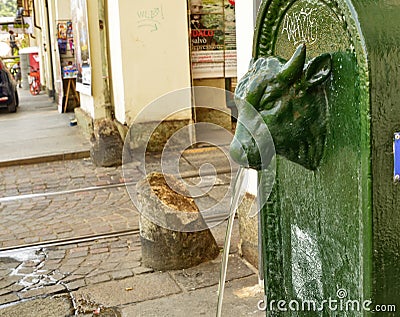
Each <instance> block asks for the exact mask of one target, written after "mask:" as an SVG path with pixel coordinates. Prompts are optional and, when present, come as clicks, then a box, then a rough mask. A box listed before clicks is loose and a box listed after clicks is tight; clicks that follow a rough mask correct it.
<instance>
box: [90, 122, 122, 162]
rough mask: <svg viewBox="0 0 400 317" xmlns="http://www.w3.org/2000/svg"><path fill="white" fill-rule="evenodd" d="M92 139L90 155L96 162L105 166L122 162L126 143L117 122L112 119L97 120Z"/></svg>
mask: <svg viewBox="0 0 400 317" xmlns="http://www.w3.org/2000/svg"><path fill="white" fill-rule="evenodd" d="M90 141H91V143H92V148H91V149H90V156H91V158H92V160H93V162H94V164H96V165H97V166H103V167H110V166H118V165H121V164H122V150H123V146H124V144H123V141H122V138H121V135H120V133H119V131H118V128H117V126H116V124H115V122H113V121H112V120H110V119H100V120H95V122H94V133H93V134H92V136H91V138H90Z"/></svg>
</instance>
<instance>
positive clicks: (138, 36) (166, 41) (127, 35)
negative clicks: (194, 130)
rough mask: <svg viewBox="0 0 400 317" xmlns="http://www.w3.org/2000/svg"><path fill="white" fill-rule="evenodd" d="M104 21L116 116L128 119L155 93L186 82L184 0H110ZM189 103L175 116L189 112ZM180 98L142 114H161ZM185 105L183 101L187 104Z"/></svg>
mask: <svg viewBox="0 0 400 317" xmlns="http://www.w3.org/2000/svg"><path fill="white" fill-rule="evenodd" d="M108 10H109V11H108V27H109V40H110V61H111V70H112V74H111V75H112V83H113V96H114V100H113V101H114V106H115V113H116V117H117V120H118V121H120V122H122V123H128V124H131V123H132V122H133V120H134V119H135V117H136V116H137V115H138V114H139V113H140V111H141V110H142V109H143V108H144V107H145V106H146V105H147V104H148V103H150V102H152V101H153V100H155V99H156V98H158V97H160V96H162V95H164V94H166V93H169V92H172V91H175V90H177V89H181V88H187V87H190V85H191V81H190V63H189V42H188V33H187V32H188V27H187V4H186V0H169V1H162V0H146V1H138V0H108ZM190 102H191V98H190V94H187V95H186V97H185V101H184V103H186V104H187V107H188V108H189V109H188V110H187V111H185V112H184V113H180V115H179V116H176V117H174V119H189V118H191V110H190ZM181 106H182V104H179V103H176V104H174V103H172V104H168V105H165V106H164V107H163V106H161V107H160V108H159V109H157V110H156V111H152V113H149V114H148V115H147V116H146V121H147V120H148V121H151V120H159V119H162V118H164V116H165V115H166V114H168V113H171V112H173V111H175V110H178V109H179V107H181ZM185 106H186V105H185Z"/></svg>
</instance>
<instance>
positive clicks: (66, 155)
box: [0, 150, 90, 168]
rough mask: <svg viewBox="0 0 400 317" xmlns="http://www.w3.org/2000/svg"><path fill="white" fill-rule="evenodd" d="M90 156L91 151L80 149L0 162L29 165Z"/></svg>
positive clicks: (7, 164)
mask: <svg viewBox="0 0 400 317" xmlns="http://www.w3.org/2000/svg"><path fill="white" fill-rule="evenodd" d="M88 157H90V151H89V150H85V151H79V152H70V153H61V154H50V155H47V156H37V157H27V158H22V159H16V160H10V161H2V162H0V168H1V167H10V166H16V165H28V164H38V163H48V162H55V161H67V160H77V159H83V158H88Z"/></svg>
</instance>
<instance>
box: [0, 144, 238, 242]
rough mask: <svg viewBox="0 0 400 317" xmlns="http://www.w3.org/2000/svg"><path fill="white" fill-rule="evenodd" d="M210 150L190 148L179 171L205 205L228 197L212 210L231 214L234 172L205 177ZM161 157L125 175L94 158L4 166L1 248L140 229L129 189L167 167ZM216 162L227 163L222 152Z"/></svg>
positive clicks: (1, 170)
mask: <svg viewBox="0 0 400 317" xmlns="http://www.w3.org/2000/svg"><path fill="white" fill-rule="evenodd" d="M204 153H205V154H204ZM213 154H216V153H215V152H213ZM204 155H208V156H210V155H209V153H208V152H207V151H206V152H200V153H196V152H193V153H189V154H187V156H186V157H185V158H184V159H181V164H180V166H181V169H180V170H179V172H180V173H181V175H183V176H184V177H187V178H185V180H184V181H185V182H187V184H188V185H196V186H195V187H194V192H193V191H192V194H193V195H196V198H195V201H196V203H197V205H198V206H199V208H200V209H201V210H205V209H208V208H211V207H213V206H215V205H217V203H218V202H219V201H220V200H223V201H224V202H225V204H224V205H223V207H222V208H221V207H218V208H219V209H218V210H216V211H215V212H214V211H213V212H212V213H210V214H213V215H215V216H216V217H218V215H219V214H222V215H223V214H225V215H227V213H228V211H229V201H230V195H229V191H228V189H229V184H230V181H231V175H230V173H224V174H219V175H211V176H204V177H203V178H202V179H201V178H200V177H199V176H198V169H199V167H200V166H199V162H201V161H202V160H203V159H204ZM159 162H160V157H159V156H152V157H151V158H149V159H148V161H147V162H146V164H147V166H146V170H145V171H144V170H140V168H139V166H138V165H133V167H132V168H129V170H128V173H125V174H126V175H125V176H124V173H123V170H122V168H121V167H111V168H99V167H95V166H94V165H93V164H92V162H91V160H89V159H80V160H73V161H62V162H52V163H42V164H34V165H25V166H18V167H8V168H0V188H2V189H3V190H0V193H1V195H2V197H0V217H1V219H2V221H1V223H0V249H4V248H10V247H13V246H20V245H24V244H32V243H40V242H46V241H52V240H58V239H72V238H75V237H82V236H89V235H98V234H106V233H111V232H119V231H125V230H137V229H138V217H139V213H138V211H137V209H136V208H135V205H134V204H133V203H132V201H131V199H130V196H129V193H128V191H127V189H128V190H129V192H130V193H131V194H132V193H133V192H136V189H135V183H136V182H137V181H138V180H140V179H141V178H143V177H144V173H145V172H149V171H161V167H160V163H159ZM215 162H216V163H215V164H216V165H217V167H218V164H220V167H219V168H220V169H221V168H225V169H226V167H225V165H221V159H220V158H219V157H217V159H216V160H215ZM171 164H172V163H170V165H171ZM213 171H214V172H215V170H213ZM190 176H192V177H190ZM124 181H126V182H129V185H128V186H125V184H124ZM200 181H202V182H201V183H200ZM212 185H214V186H212ZM71 191H72V192H71ZM29 195H33V196H29ZM35 195H36V196H35Z"/></svg>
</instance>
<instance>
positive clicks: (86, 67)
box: [71, 0, 92, 96]
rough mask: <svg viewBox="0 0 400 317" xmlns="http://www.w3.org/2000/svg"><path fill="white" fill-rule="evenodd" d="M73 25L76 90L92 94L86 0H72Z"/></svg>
mask: <svg viewBox="0 0 400 317" xmlns="http://www.w3.org/2000/svg"><path fill="white" fill-rule="evenodd" d="M71 10H72V27H73V29H74V41H73V43H75V47H74V54H75V58H76V66H77V69H78V74H77V78H76V90H77V91H79V92H80V93H82V94H85V95H89V96H91V95H92V71H91V67H90V50H89V29H88V19H87V5H86V0H71Z"/></svg>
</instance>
